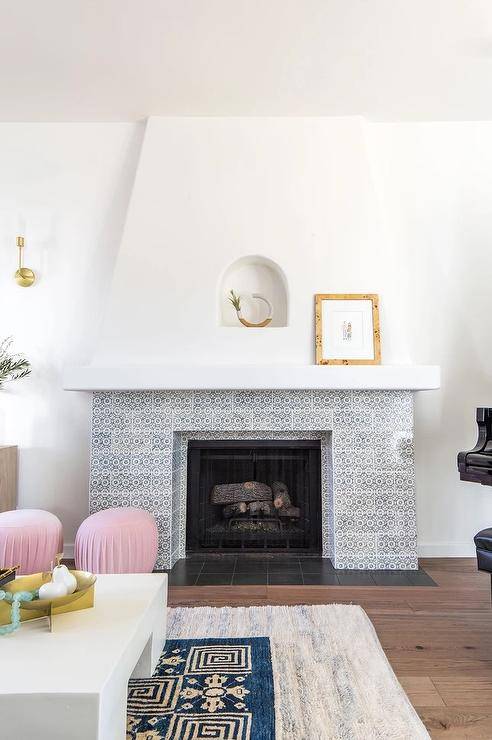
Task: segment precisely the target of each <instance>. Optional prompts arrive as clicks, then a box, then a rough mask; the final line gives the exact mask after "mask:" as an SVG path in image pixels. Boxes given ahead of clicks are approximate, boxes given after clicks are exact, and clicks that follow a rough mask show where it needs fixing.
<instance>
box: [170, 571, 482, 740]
mask: <svg viewBox="0 0 492 740" xmlns="http://www.w3.org/2000/svg"><path fill="white" fill-rule="evenodd" d="M421 566H422V567H423V568H424V569H425V570H426V571H427V572H428V573H429V575H430V576H431V578H433V579H434V581H435V582H436V584H437V586H436V587H432V586H425V587H420V586H411V587H392V586H370V587H369V586H350V587H349V586H202V587H196V586H192V587H190V586H187V587H184V586H180V587H171V588H170V591H169V603H170V605H171V606H177V605H182V606H203V605H211V606H227V605H229V606H248V605H255V606H256V605H258V606H261V605H265V604H291V605H294V604H331V603H338V604H351V603H352V604H360V605H361V606H362V608H363V609H365V611H366V612H367V614H368V615H369V617H370V619H371V621H372V623H373V624H374V627H375V629H376V632H377V634H378V637H379V639H380V641H381V645H382V646H383V649H384V650H385V653H386V655H387V657H388V659H389V661H390V663H391V665H392V666H393V669H394V671H395V673H396V674H397V676H398V677H399V680H400V681H401V683H402V685H403V686H404V688H405V690H406V691H407V693H408V696H409V697H410V700H411V701H412V702H413V704H414V706H415V707H416V709H417V711H418V712H419V714H420V716H421V717H422V719H423V721H424V723H425V725H426V727H427V729H428V731H429V733H430V735H431V737H432V738H439V739H440V738H446V739H447V740H492V608H491V598H490V578H489V576H488V574H485V573H479V572H477V569H476V561H475V559H474V558H447V559H443V558H433V559H430V558H429V559H426V560H423V561H421Z"/></svg>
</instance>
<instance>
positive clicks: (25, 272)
mask: <svg viewBox="0 0 492 740" xmlns="http://www.w3.org/2000/svg"><path fill="white" fill-rule="evenodd" d="M17 247H18V248H19V267H18V268H17V270H16V272H15V275H14V277H15V282H16V283H17V285H20V286H21V288H29V287H30V286H31V285H32V284H33V282H34V281H35V279H36V275H35V274H34V271H33V270H31V268H30V267H24V266H23V257H22V250H23V249H24V237H23V236H18V237H17Z"/></svg>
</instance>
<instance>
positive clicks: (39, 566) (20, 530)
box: [0, 509, 63, 574]
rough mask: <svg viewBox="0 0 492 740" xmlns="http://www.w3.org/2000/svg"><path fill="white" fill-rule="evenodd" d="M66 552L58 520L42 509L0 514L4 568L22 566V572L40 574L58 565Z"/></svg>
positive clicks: (0, 550) (1, 563)
mask: <svg viewBox="0 0 492 740" xmlns="http://www.w3.org/2000/svg"><path fill="white" fill-rule="evenodd" d="M58 552H63V531H62V525H61V522H60V520H59V519H58V517H56V516H55V515H54V514H50V512H49V511H43V510H42V509H16V510H15V511H4V512H2V513H1V514H0V568H7V567H9V566H11V565H17V564H18V563H20V566H21V567H20V568H19V570H18V571H17V572H18V573H23V574H26V573H40V572H41V571H44V570H50V568H51V565H52V564H53V565H55V555H56V554H57V553H58Z"/></svg>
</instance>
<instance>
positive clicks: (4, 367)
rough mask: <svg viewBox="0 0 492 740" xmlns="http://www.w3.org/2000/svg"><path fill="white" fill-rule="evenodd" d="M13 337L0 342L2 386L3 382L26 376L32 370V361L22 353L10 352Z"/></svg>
mask: <svg viewBox="0 0 492 740" xmlns="http://www.w3.org/2000/svg"><path fill="white" fill-rule="evenodd" d="M12 343H13V339H12V337H7V338H6V339H4V340H3V341H2V342H0V388H1V387H2V385H3V383H8V382H11V381H12V380H20V379H21V378H25V377H26V375H29V373H30V372H31V363H30V362H29V360H27V359H26V358H25V357H23V356H22V355H20V354H13V353H11V352H10V347H11V346H12Z"/></svg>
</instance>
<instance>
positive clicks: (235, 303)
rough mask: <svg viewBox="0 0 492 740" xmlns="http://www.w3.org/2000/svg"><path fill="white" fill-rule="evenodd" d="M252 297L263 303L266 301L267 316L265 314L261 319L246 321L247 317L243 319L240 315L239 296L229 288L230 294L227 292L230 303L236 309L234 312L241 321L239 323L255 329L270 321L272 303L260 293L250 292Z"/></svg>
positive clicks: (266, 324)
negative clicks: (264, 317)
mask: <svg viewBox="0 0 492 740" xmlns="http://www.w3.org/2000/svg"><path fill="white" fill-rule="evenodd" d="M252 297H253V298H256V299H257V300H259V301H263V303H266V306H267V308H268V316H267V318H266V319H264V320H263V321H258V322H257V323H254V322H252V321H248V320H247V319H244V318H243V317H242V315H241V298H240V296H238V295H236V293H234V291H233V290H231V291H230V294H229V300H230V302H231V303H232V305H233V306H234V308H235V310H236V313H237V317H238V319H239V321H240V322H241V324H242V325H243V326H247V327H249V328H255V329H258V328H261V327H262V326H268V324H270V323H271V320H272V318H273V316H272V314H273V307H272V304H271V303H270V301H269V300H268V298H265V296H263V295H261V294H260V293H252Z"/></svg>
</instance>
